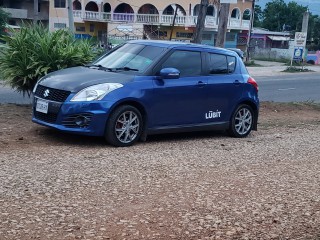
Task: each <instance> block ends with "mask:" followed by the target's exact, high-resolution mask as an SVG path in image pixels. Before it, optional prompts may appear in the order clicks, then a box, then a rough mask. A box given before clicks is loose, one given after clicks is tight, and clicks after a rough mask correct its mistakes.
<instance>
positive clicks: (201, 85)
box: [198, 81, 207, 87]
mask: <svg viewBox="0 0 320 240" xmlns="http://www.w3.org/2000/svg"><path fill="white" fill-rule="evenodd" d="M205 85H207V83H205V82H202V81H199V82H198V86H199V87H203V86H205Z"/></svg>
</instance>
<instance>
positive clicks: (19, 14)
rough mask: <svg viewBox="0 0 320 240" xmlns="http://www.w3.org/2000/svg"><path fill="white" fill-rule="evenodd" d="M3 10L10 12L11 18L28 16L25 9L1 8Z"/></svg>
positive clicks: (25, 17)
mask: <svg viewBox="0 0 320 240" xmlns="http://www.w3.org/2000/svg"><path fill="white" fill-rule="evenodd" d="M3 10H4V11H6V12H7V13H9V14H10V17H11V18H20V19H27V18H28V10H26V9H16V8H3Z"/></svg>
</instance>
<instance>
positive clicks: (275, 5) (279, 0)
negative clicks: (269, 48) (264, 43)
mask: <svg viewBox="0 0 320 240" xmlns="http://www.w3.org/2000/svg"><path fill="white" fill-rule="evenodd" d="M286 11H287V5H286V3H285V2H284V1H283V0H273V1H272V2H268V3H267V4H266V8H265V9H264V11H263V16H264V19H263V22H262V27H263V28H266V29H268V30H270V31H281V30H282V26H283V24H285V23H286V22H287V14H286Z"/></svg>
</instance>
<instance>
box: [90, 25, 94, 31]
mask: <svg viewBox="0 0 320 240" xmlns="http://www.w3.org/2000/svg"><path fill="white" fill-rule="evenodd" d="M90 32H94V24H90Z"/></svg>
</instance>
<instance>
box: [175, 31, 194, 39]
mask: <svg viewBox="0 0 320 240" xmlns="http://www.w3.org/2000/svg"><path fill="white" fill-rule="evenodd" d="M176 37H177V38H193V33H188V32H177V33H176Z"/></svg>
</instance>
